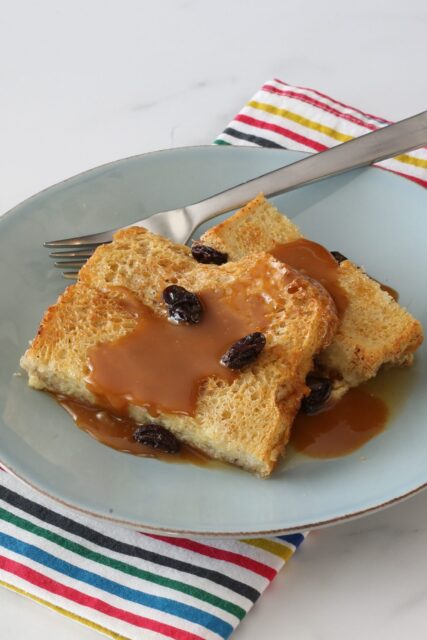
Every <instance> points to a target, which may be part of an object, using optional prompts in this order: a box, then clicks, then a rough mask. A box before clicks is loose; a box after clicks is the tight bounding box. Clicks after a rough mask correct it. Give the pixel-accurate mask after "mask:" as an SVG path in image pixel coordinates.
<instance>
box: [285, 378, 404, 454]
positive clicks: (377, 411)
mask: <svg viewBox="0 0 427 640" xmlns="http://www.w3.org/2000/svg"><path fill="white" fill-rule="evenodd" d="M415 383H416V372H414V371H413V370H411V369H404V368H396V369H389V370H384V371H381V372H380V373H379V374H378V375H377V376H376V377H375V378H374V379H373V380H370V381H369V382H367V383H365V384H363V385H361V386H360V387H357V388H355V389H350V390H349V391H348V392H347V394H346V395H345V396H344V397H343V398H341V399H340V400H339V401H338V402H337V403H336V404H333V405H330V406H329V407H328V406H326V407H325V409H324V410H323V411H322V412H320V413H317V414H315V415H312V416H308V415H305V414H303V413H299V414H298V416H297V418H296V420H295V422H294V425H293V427H292V435H291V440H290V444H291V445H292V448H293V449H294V450H296V451H299V452H300V453H303V454H304V455H307V456H310V457H313V458H337V457H341V456H346V455H348V454H350V453H353V451H356V450H357V449H360V447H362V446H363V445H364V444H365V443H366V442H368V441H369V440H371V439H372V438H374V437H375V436H377V435H378V434H380V433H381V432H382V431H384V429H385V428H386V426H387V422H388V420H389V418H390V416H391V415H393V414H394V413H395V412H397V411H398V409H399V407H400V406H401V404H402V403H403V402H404V401H405V399H406V398H407V396H408V394H409V392H410V389H411V387H412V386H413V384H415Z"/></svg>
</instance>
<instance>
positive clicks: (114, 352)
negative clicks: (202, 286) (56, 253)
mask: <svg viewBox="0 0 427 640" xmlns="http://www.w3.org/2000/svg"><path fill="white" fill-rule="evenodd" d="M246 279H247V281H246V280H245V281H240V282H239V283H235V282H233V283H231V284H230V285H229V286H225V287H224V288H222V289H221V290H215V291H214V290H205V291H201V292H198V296H199V299H200V300H201V303H202V305H203V309H204V312H203V316H202V319H201V322H200V323H199V324H194V325H187V324H179V325H176V324H173V323H172V322H170V321H169V320H168V319H167V318H166V317H163V316H159V315H156V314H154V313H153V311H152V310H151V309H149V308H148V307H146V306H145V305H143V304H142V303H139V306H138V308H137V317H138V323H137V325H136V327H135V328H134V329H133V330H132V331H131V332H129V333H128V334H126V335H125V336H122V337H120V338H118V339H117V340H114V341H111V342H106V343H101V344H99V345H97V346H95V347H93V348H92V349H91V350H90V351H89V368H90V373H89V375H88V377H87V381H86V382H87V386H88V388H89V390H90V391H91V392H92V393H93V394H94V395H95V396H96V397H97V398H98V399H99V404H100V405H101V406H108V407H112V408H113V410H115V411H118V412H125V411H126V409H127V407H128V405H129V404H134V405H138V406H140V407H145V408H146V409H147V410H148V411H149V413H150V414H151V415H152V416H158V415H159V413H160V412H165V413H175V414H184V415H189V416H192V415H194V414H195V410H196V403H197V397H198V393H199V388H200V385H201V384H202V383H203V382H204V381H205V380H206V379H207V378H210V377H212V376H215V377H216V378H217V379H220V380H224V381H225V382H227V383H228V384H231V383H232V382H233V380H234V379H235V378H236V377H237V376H238V375H239V373H238V372H234V371H232V370H230V369H228V368H227V367H224V366H223V365H221V363H220V359H221V356H222V355H223V354H224V353H225V352H226V351H227V349H228V348H229V347H230V346H231V345H232V344H234V342H236V341H237V340H239V339H240V338H242V337H244V336H246V335H248V334H249V333H252V332H254V331H261V330H264V329H265V328H266V327H267V326H268V324H269V317H270V316H271V314H272V313H273V311H274V309H275V308H276V305H277V304H278V301H279V300H280V298H281V296H282V295H283V294H284V287H285V285H286V284H287V283H289V282H292V281H293V280H294V279H295V272H293V271H292V270H288V269H286V268H284V267H283V266H282V265H279V266H275V265H274V263H266V262H264V261H263V262H262V263H258V264H257V265H255V267H254V269H252V270H251V271H250V273H248V274H247V276H246ZM257 279H261V280H262V283H261V287H260V286H259V283H258V285H257V286H254V283H256V281H257ZM259 291H262V294H260V293H259ZM130 304H131V305H132V310H133V311H134V310H135V309H136V307H135V304H136V302H135V297H134V296H132V297H131V302H130Z"/></svg>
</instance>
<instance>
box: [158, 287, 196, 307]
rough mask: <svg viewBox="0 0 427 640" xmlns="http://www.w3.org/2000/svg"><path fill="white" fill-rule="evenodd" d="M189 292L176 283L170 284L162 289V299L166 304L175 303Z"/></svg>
mask: <svg viewBox="0 0 427 640" xmlns="http://www.w3.org/2000/svg"><path fill="white" fill-rule="evenodd" d="M189 293H190V292H189V291H187V289H184V287H180V286H179V285H177V284H171V285H169V287H166V289H164V291H163V300H164V301H165V302H166V304H167V305H171V304H175V303H176V302H179V301H180V300H182V299H183V298H185V296H187V295H188V294H189Z"/></svg>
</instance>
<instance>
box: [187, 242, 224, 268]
mask: <svg viewBox="0 0 427 640" xmlns="http://www.w3.org/2000/svg"><path fill="white" fill-rule="evenodd" d="M191 253H192V256H193V258H194V259H195V260H197V262H201V263H202V264H218V265H220V264H225V263H226V262H227V261H228V255H227V254H226V253H222V251H217V250H216V249H214V248H213V247H208V246H207V245H205V244H193V246H192V247H191Z"/></svg>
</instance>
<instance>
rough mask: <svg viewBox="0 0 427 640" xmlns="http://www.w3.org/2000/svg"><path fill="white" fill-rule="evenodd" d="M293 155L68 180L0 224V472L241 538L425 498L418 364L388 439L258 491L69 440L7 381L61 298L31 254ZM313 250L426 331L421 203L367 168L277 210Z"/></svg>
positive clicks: (224, 153)
mask: <svg viewBox="0 0 427 640" xmlns="http://www.w3.org/2000/svg"><path fill="white" fill-rule="evenodd" d="M302 156H303V154H301V153H295V152H289V151H281V150H273V149H272V150H267V149H255V148H232V147H197V148H186V149H175V150H171V151H162V152H156V153H151V154H147V155H143V156H139V157H134V158H129V159H126V160H121V161H119V162H114V163H112V164H109V165H106V166H103V167H100V168H98V169H94V170H93V171H89V172H87V173H84V174H82V175H79V176H76V177H75V178H71V179H70V180H67V181H65V182H62V183H61V184H58V185H56V186H54V187H52V188H50V189H48V190H46V191H43V192H42V193H40V194H38V195H36V196H34V197H33V198H30V199H29V200H27V201H26V202H24V203H23V204H21V205H19V206H17V207H16V208H15V209H14V210H13V211H11V212H10V213H9V214H7V215H6V216H4V217H3V218H1V219H0V264H1V270H0V292H1V297H0V300H1V303H0V304H1V321H0V362H1V367H0V408H1V418H0V459H1V461H2V464H4V465H5V466H6V467H7V468H8V469H9V470H10V471H11V472H12V473H14V474H16V476H18V477H19V478H21V479H22V480H24V481H25V482H27V483H28V484H31V485H32V486H34V487H36V488H38V489H39V490H40V491H42V492H44V493H46V494H49V495H50V496H52V497H54V498H56V499H58V500H60V501H62V502H64V503H67V504H68V505H71V506H73V507H75V508H77V509H82V510H84V511H86V512H89V513H91V514H94V515H97V516H101V517H105V518H110V519H113V520H114V521H116V522H122V523H125V524H128V525H132V526H137V527H138V528H140V529H141V530H142V529H145V530H153V529H154V530H157V531H160V530H161V531H171V532H186V533H192V534H194V535H196V534H199V535H203V534H208V535H221V536H224V535H239V536H240V535H255V534H268V533H270V534H271V533H273V532H278V531H280V532H283V531H292V530H296V529H305V528H309V527H313V526H316V527H317V526H320V525H323V524H329V523H333V522H338V521H340V520H342V519H345V518H349V517H353V516H356V515H361V514H362V513H366V512H367V511H370V510H372V509H376V508H379V507H381V506H384V505H386V504H389V503H391V502H393V501H395V500H396V499H399V498H402V497H404V496H406V495H408V494H410V493H412V492H414V491H416V490H418V489H420V488H422V487H423V486H425V485H426V484H427V384H426V383H427V358H426V348H425V347H423V348H422V349H421V350H420V351H419V353H418V355H417V360H416V365H415V368H414V369H413V371H412V373H411V379H412V384H411V390H410V393H408V394H407V397H406V399H405V400H404V402H403V404H402V405H401V407H400V409H399V411H397V412H395V414H394V417H393V419H392V420H391V421H390V424H389V427H388V429H387V430H386V431H385V432H384V433H383V434H382V435H380V436H379V437H377V438H375V439H374V440H372V441H371V442H369V443H368V444H367V445H366V446H365V447H364V448H363V449H361V450H359V451H357V452H355V453H354V454H353V455H351V456H347V457H345V458H341V459H335V460H328V461H316V460H310V459H308V458H304V457H302V456H293V457H291V459H290V461H289V462H288V463H287V464H286V463H285V464H284V466H283V468H281V469H279V470H278V471H277V472H276V473H275V474H274V475H273V477H272V478H271V479H269V480H259V479H257V478H254V477H252V476H251V475H249V474H248V473H245V472H243V471H239V470H234V469H231V468H230V469H203V468H197V467H194V466H191V465H173V464H170V465H169V464H165V463H161V462H158V461H156V460H148V459H141V458H135V457H132V456H130V455H126V454H122V453H118V452H115V451H113V450H111V449H108V448H107V447H104V446H102V445H100V444H98V443H97V442H95V441H94V440H92V439H91V438H90V437H89V436H87V435H86V434H85V433H83V432H81V431H80V430H79V429H76V427H75V426H74V424H73V423H72V421H71V420H70V418H69V417H68V416H67V415H66V413H65V412H64V411H63V410H62V409H61V408H60V407H59V406H57V405H56V404H55V402H54V401H53V400H52V399H51V398H50V397H49V396H47V395H45V394H43V393H39V392H37V391H34V390H31V389H29V388H28V387H27V385H26V379H25V377H16V376H14V375H13V374H14V372H17V371H19V365H18V362H19V357H20V355H21V354H22V353H23V351H24V350H25V348H26V346H27V342H28V340H29V339H31V338H32V337H33V336H34V334H35V331H36V329H37V325H38V322H39V320H40V318H41V316H42V314H43V312H44V310H45V309H46V307H47V306H48V305H50V304H52V303H53V302H54V301H55V300H56V298H57V296H58V294H59V293H60V291H61V290H62V289H63V288H64V280H62V279H61V277H60V274H59V273H58V271H56V270H54V269H52V268H51V263H50V260H49V258H48V255H47V251H46V249H43V248H42V242H43V241H44V240H47V239H54V238H61V237H66V236H72V235H76V234H86V233H92V232H95V231H99V230H102V229H109V228H112V227H118V226H121V225H126V224H129V223H131V222H133V221H135V220H138V219H140V218H143V217H144V216H149V215H151V214H152V213H155V212H156V211H160V210H164V209H171V208H175V207H180V206H182V205H185V204H188V203H189V202H192V201H196V200H199V199H201V198H203V197H205V196H208V195H210V194H212V193H214V192H216V191H220V190H222V189H224V188H227V187H229V186H232V185H233V184H235V183H238V182H241V181H243V180H246V179H248V178H251V177H255V176H256V175H259V174H261V173H264V172H266V171H270V170H272V169H275V168H277V167H279V166H281V165H283V164H287V163H290V162H294V161H295V160H298V159H299V158H301V157H302ZM275 201H276V204H277V205H278V207H279V208H280V209H282V210H283V211H285V212H286V213H287V214H288V215H289V216H290V217H291V218H294V219H295V220H296V222H297V223H298V224H299V225H300V226H301V228H302V230H303V231H304V232H305V233H306V234H307V235H308V236H309V237H310V238H312V239H313V240H317V241H319V242H321V243H322V244H325V245H326V246H327V247H329V248H331V249H337V250H339V251H341V252H342V253H344V254H345V255H348V256H350V257H351V258H352V259H353V260H354V261H355V262H356V263H360V264H363V265H364V266H365V267H366V268H367V270H368V272H369V273H370V274H372V275H374V276H375V277H376V278H378V279H379V280H381V281H383V282H385V283H391V284H392V285H393V287H395V288H397V289H398V290H399V291H400V292H401V302H402V304H404V305H406V306H407V307H408V309H409V310H410V311H411V312H412V313H413V314H414V315H415V316H416V317H417V318H419V319H420V320H421V321H422V322H423V324H424V326H427V287H426V281H425V280H426V274H427V251H426V246H425V245H426V238H427V194H426V193H425V192H424V191H423V190H422V189H421V188H420V187H418V186H416V185H414V184H412V183H411V182H409V181H407V180H403V179H401V178H398V177H396V176H394V175H392V174H390V173H386V172H385V171H381V170H379V169H366V170H362V171H357V172H352V173H349V174H346V175H344V176H341V177H338V178H334V179H330V180H328V181H325V182H322V183H318V184H316V185H313V186H311V187H306V188H304V189H301V190H299V191H295V192H293V193H289V194H287V195H284V196H281V197H278V198H276V199H275Z"/></svg>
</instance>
